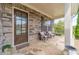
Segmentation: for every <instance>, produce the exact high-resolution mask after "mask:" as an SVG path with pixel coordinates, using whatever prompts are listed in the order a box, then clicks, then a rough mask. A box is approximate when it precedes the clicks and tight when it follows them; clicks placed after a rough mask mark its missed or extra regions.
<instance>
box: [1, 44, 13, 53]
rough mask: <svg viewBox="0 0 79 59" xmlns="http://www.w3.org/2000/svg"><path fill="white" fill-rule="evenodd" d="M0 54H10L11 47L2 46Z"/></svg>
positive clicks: (8, 45)
mask: <svg viewBox="0 0 79 59" xmlns="http://www.w3.org/2000/svg"><path fill="white" fill-rule="evenodd" d="M2 52H4V54H11V53H12V47H11V45H10V44H7V45H4V46H3V47H2Z"/></svg>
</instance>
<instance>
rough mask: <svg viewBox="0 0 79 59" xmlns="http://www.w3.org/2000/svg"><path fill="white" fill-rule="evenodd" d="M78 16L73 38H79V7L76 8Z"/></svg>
mask: <svg viewBox="0 0 79 59" xmlns="http://www.w3.org/2000/svg"><path fill="white" fill-rule="evenodd" d="M77 13H78V17H77V25H76V27H75V38H76V39H78V38H79V8H78V11H77Z"/></svg>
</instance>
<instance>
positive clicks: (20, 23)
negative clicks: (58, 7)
mask: <svg viewBox="0 0 79 59" xmlns="http://www.w3.org/2000/svg"><path fill="white" fill-rule="evenodd" d="M47 20H51V18H49V17H48V16H46V15H44V14H41V13H39V12H37V11H35V10H33V9H31V8H29V7H27V6H24V5H22V4H6V3H4V4H0V44H1V45H2V44H3V45H6V44H11V45H12V46H13V47H15V46H16V47H18V46H22V45H27V43H32V42H34V40H37V39H38V33H39V32H40V31H42V30H46V28H45V26H44V25H43V23H44V21H47ZM51 22H53V21H51ZM44 28H45V29H44ZM49 28H50V30H52V28H51V25H50V26H49ZM2 31H3V32H2ZM3 33H4V37H6V38H5V40H3V39H2V38H1V37H2V36H3V35H2V34H3ZM3 41H4V42H3Z"/></svg>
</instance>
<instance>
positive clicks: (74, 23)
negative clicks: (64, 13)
mask: <svg viewBox="0 0 79 59" xmlns="http://www.w3.org/2000/svg"><path fill="white" fill-rule="evenodd" d="M77 16H78V15H76V16H74V17H72V25H73V26H75V25H76V23H77ZM60 20H61V21H64V18H59V19H55V21H54V23H58V21H60Z"/></svg>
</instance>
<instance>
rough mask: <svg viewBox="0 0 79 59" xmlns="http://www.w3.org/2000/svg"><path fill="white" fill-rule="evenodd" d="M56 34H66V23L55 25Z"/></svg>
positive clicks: (60, 22)
mask: <svg viewBox="0 0 79 59" xmlns="http://www.w3.org/2000/svg"><path fill="white" fill-rule="evenodd" d="M54 30H55V33H59V34H64V22H63V21H61V20H60V21H59V22H58V23H56V24H54Z"/></svg>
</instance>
